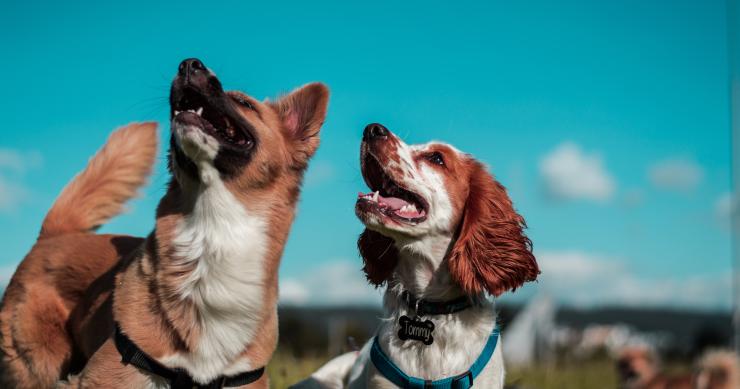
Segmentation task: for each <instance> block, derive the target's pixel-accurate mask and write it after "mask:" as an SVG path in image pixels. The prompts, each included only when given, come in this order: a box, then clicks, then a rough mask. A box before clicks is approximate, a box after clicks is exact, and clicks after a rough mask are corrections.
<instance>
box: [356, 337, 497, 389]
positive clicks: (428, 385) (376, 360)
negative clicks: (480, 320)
mask: <svg viewBox="0 0 740 389" xmlns="http://www.w3.org/2000/svg"><path fill="white" fill-rule="evenodd" d="M499 334H500V330H499V327H498V324H496V325H495V326H494V327H493V331H492V332H491V335H490V336H489V337H488V341H486V345H485V346H484V347H483V351H481V353H480V355H479V356H478V358H477V359H476V360H475V362H473V364H472V365H471V366H470V369H468V371H466V372H464V373H462V374H459V375H456V376H454V377H448V378H443V379H441V380H436V381H431V380H423V379H421V378H416V377H410V376H408V375H407V374H406V373H404V372H403V371H402V370H401V369H399V368H398V366H396V364H395V363H393V361H391V359H390V358H389V357H388V356H387V355H386V354H385V353H384V352H383V350H382V349H381V348H380V343H378V337H377V336H376V337H375V338H374V339H373V345H372V348H371V349H370V360H372V361H373V365H375V368H376V369H378V371H379V372H380V374H382V375H383V376H384V377H385V378H387V379H388V380H389V381H391V382H392V383H394V384H396V386H398V387H400V388H404V389H469V388H471V387H472V386H473V381H474V379H475V378H476V377H478V375H479V374H480V372H481V371H483V368H485V367H486V365H487V364H488V361H490V360H491V357H492V356H493V352H494V350H496V344H497V343H498V338H499Z"/></svg>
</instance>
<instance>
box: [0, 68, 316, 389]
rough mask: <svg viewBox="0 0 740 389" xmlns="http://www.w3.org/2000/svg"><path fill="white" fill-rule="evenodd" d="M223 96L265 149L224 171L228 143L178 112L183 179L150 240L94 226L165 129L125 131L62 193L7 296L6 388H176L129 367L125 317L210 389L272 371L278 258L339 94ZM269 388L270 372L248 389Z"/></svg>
mask: <svg viewBox="0 0 740 389" xmlns="http://www.w3.org/2000/svg"><path fill="white" fill-rule="evenodd" d="M208 72H209V73H208V74H209V75H210V76H212V73H210V71H208ZM176 80H177V78H176ZM219 88H220V86H219ZM219 93H223V91H221V90H219ZM219 96H223V95H219ZM226 96H227V97H228V100H227V102H228V104H237V103H236V102H235V101H236V100H237V98H238V100H242V101H247V102H248V103H249V104H238V105H230V106H229V108H230V109H231V111H230V114H233V115H237V116H236V117H237V118H238V119H239V120H240V121H241V122H244V123H248V126H249V128H250V129H251V131H252V135H253V137H254V139H255V142H254V145H255V146H254V147H253V148H252V149H250V153H249V155H248V158H243V159H242V160H241V162H240V163H233V164H231V165H228V166H227V165H224V164H225V163H230V162H223V163H218V162H217V161H218V156H219V155H220V153H221V152H222V151H224V150H225V147H227V145H225V144H224V143H223V141H219V140H217V139H216V138H215V137H213V136H211V135H209V134H208V133H207V132H206V131H205V130H203V129H202V128H199V127H198V126H197V125H183V123H181V122H178V121H177V120H174V119H173V121H172V126H171V130H172V142H171V144H172V147H171V150H170V158H169V163H170V169H171V172H172V179H171V181H170V183H169V184H168V186H167V190H166V194H165V195H164V197H163V198H162V199H161V201H160V203H159V205H158V207H157V214H156V220H155V225H154V229H153V231H152V232H151V234H149V236H147V237H146V238H135V237H128V236H123V235H97V234H95V233H94V232H93V229H94V228H95V227H96V226H97V225H99V224H101V223H103V222H105V221H107V219H109V218H110V217H112V216H115V214H116V213H118V212H119V211H120V210H121V206H122V204H123V202H124V201H125V200H127V199H128V198H130V197H131V196H132V195H133V194H134V193H135V191H136V189H137V188H138V187H139V186H140V185H142V184H143V183H144V182H145V179H146V176H147V174H148V173H149V171H150V170H151V166H152V164H153V162H154V159H155V155H156V147H155V145H156V140H157V135H156V132H155V125H154V124H151V123H148V124H142V125H132V126H130V127H128V128H125V129H123V130H119V131H118V132H116V133H114V135H112V136H111V138H110V140H109V142H108V143H107V144H106V146H105V147H104V148H103V149H102V150H101V151H100V152H99V153H98V154H97V155H96V156H95V157H94V158H93V159H92V160H91V162H90V163H89V165H88V166H87V168H86V169H85V170H84V171H83V172H82V173H81V174H80V175H79V176H78V177H76V178H75V179H74V180H73V181H72V183H70V184H69V186H68V187H67V189H65V191H64V192H63V193H62V195H61V196H60V198H59V199H58V201H57V202H56V203H55V204H54V206H53V207H52V209H51V211H50V212H49V215H48V216H47V219H46V221H45V222H44V225H43V227H42V234H41V236H40V237H39V239H38V241H37V242H36V244H35V245H34V247H33V249H32V250H31V252H30V253H29V254H28V256H27V257H26V258H25V259H24V261H23V263H22V264H21V265H20V266H19V269H18V271H17V272H16V274H15V275H14V276H13V279H12V280H11V282H10V284H9V286H8V288H7V290H6V294H5V297H4V300H3V306H2V310H0V325H1V326H0V335H2V343H1V346H2V351H3V353H2V362H3V365H2V368H1V369H0V370H1V371H2V373H3V374H4V376H3V378H4V382H3V384H4V385H3V387H18V388H44V387H52V386H54V385H55V383H56V385H57V386H58V387H99V388H123V387H125V388H130V387H135V388H164V387H167V383H166V381H164V380H162V379H161V378H159V377H156V376H152V375H150V374H147V373H145V372H143V371H141V370H139V369H138V368H136V367H134V366H132V365H124V364H122V363H121V356H120V355H119V353H118V351H117V350H116V348H115V345H114V342H113V336H112V335H113V329H114V327H113V325H114V323H118V324H119V325H120V327H121V329H122V331H123V332H124V333H125V334H126V335H127V336H128V337H129V338H130V339H131V340H132V341H133V342H134V343H135V344H136V345H137V346H138V347H139V348H140V349H141V350H143V351H144V352H145V353H146V354H148V355H149V356H150V357H151V358H153V359H155V360H157V361H159V362H160V363H161V364H163V365H165V366H167V367H170V368H181V369H185V370H186V371H187V372H188V373H189V375H190V376H191V377H193V379H194V380H195V381H196V382H199V383H206V382H209V381H211V380H213V379H215V378H217V377H219V376H222V375H234V374H238V373H242V372H245V371H248V370H252V369H255V368H259V367H262V366H265V365H267V363H268V361H269V360H270V357H271V355H272V353H273V351H274V350H275V347H276V345H277V296H278V275H277V272H278V268H279V263H280V258H281V256H282V252H283V248H284V247H285V243H286V240H287V237H288V233H289V230H290V226H291V224H292V221H293V218H294V216H295V208H296V204H297V201H298V196H299V193H300V185H301V182H302V178H303V173H304V171H305V168H306V166H307V164H308V161H309V159H310V158H311V156H312V155H313V154H314V152H315V151H316V148H317V147H318V144H319V140H318V133H319V129H320V127H321V125H322V123H323V120H324V117H325V115H326V109H327V104H328V90H327V88H326V87H325V86H323V85H322V84H317V83H314V84H308V85H306V86H304V87H301V88H298V89H296V90H295V91H293V92H291V93H290V94H288V95H286V96H284V97H281V98H279V99H277V100H275V101H274V102H270V101H264V102H263V101H258V100H256V99H254V98H252V97H250V96H247V95H245V94H243V93H241V92H226ZM232 119H233V117H232ZM177 151H179V152H181V153H182V155H184V157H182V158H180V157H178V158H179V159H178V158H176V157H175V154H176V152H177ZM178 161H180V162H182V163H183V164H184V166H181V165H180V162H178ZM229 161H231V160H229ZM225 168H228V169H229V170H228V172H227V173H225V172H224V171H223V170H220V169H225ZM60 379H61V380H62V381H59V382H57V381H58V380H60ZM268 385H269V383H268V377H267V375H264V376H262V378H261V379H259V380H258V381H256V382H254V383H253V384H251V385H249V386H248V387H249V388H267V387H268Z"/></svg>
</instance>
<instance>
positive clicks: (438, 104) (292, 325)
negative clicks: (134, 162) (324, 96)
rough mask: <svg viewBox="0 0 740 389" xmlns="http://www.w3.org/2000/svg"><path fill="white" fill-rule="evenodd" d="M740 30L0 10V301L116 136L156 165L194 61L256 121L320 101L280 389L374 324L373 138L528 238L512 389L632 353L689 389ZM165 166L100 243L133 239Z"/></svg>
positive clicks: (601, 378) (726, 342)
mask: <svg viewBox="0 0 740 389" xmlns="http://www.w3.org/2000/svg"><path fill="white" fill-rule="evenodd" d="M739 18H740V13H739V12H738V5H737V2H736V1H734V0H729V1H725V0H677V1H670V2H668V1H659V0H649V1H645V0H641V1H631V0H628V1H620V2H588V1H559V2H550V1H536V0H535V1H527V2H499V1H497V2H474V3H466V4H453V3H451V2H429V1H426V2H416V1H408V2H373V3H372V5H370V4H367V5H365V4H361V3H352V2H340V1H334V2H324V3H321V4H317V3H315V2H293V1H287V2H280V3H270V2H243V1H232V2H220V3H219V4H217V5H216V4H206V3H203V2H192V1H178V2H171V3H168V2H144V1H128V2H121V3H118V4H104V2H20V1H13V0H11V1H8V2H5V3H4V4H3V12H2V13H0V47H2V50H3V53H4V55H3V56H2V57H3V59H2V61H0V74H3V76H4V77H3V81H2V83H0V85H2V92H3V93H2V95H0V107H1V108H0V112H1V113H2V116H3V125H2V128H0V225H1V226H2V234H0V246H2V247H3V250H2V252H1V253H0V283H2V284H5V283H7V281H8V279H9V277H10V276H11V275H12V273H13V271H14V269H15V267H16V265H17V264H18V263H19V262H20V260H21V259H22V258H23V256H24V255H25V253H26V252H27V251H28V249H29V248H30V247H31V245H32V244H33V242H34V240H35V238H36V234H37V232H38V229H39V226H40V224H41V220H42V218H43V216H44V215H45V213H46V211H47V210H48V208H49V206H50V205H51V203H52V202H53V200H54V198H55V196H56V195H57V194H58V193H59V191H60V190H61V189H62V187H63V186H64V185H65V183H66V182H68V181H69V180H70V178H71V177H72V176H73V175H74V174H75V173H76V172H78V171H79V170H80V169H81V168H82V167H83V166H84V165H85V163H86V161H87V160H88V158H89V157H90V156H91V155H92V154H93V153H94V152H95V150H97V148H98V147H100V146H101V145H102V144H103V142H104V141H105V139H106V137H107V136H108V134H109V133H110V131H111V130H112V129H113V128H115V127H117V126H120V125H123V124H125V123H128V122H130V121H136V120H157V121H159V123H160V124H161V128H160V135H161V138H162V144H163V145H166V139H167V138H168V136H169V135H168V131H169V126H168V122H167V121H168V103H167V96H168V92H169V82H170V80H171V79H172V77H173V76H174V74H175V71H176V69H177V65H178V63H179V62H180V61H181V60H182V59H184V58H186V57H198V58H200V59H202V60H203V61H204V62H205V64H206V65H207V66H209V67H210V68H212V69H213V70H214V71H215V72H216V73H217V74H218V75H219V77H220V79H221V80H222V82H223V84H224V85H225V87H226V88H232V89H239V90H242V91H245V92H246V93H249V94H251V95H253V96H255V97H258V98H266V97H275V96H278V95H280V94H281V93H285V92H288V91H290V90H291V89H292V88H294V87H297V86H300V85H302V84H304V83H306V82H310V81H323V82H325V83H327V84H328V85H329V86H330V88H331V91H332V95H331V101H330V109H329V114H328V118H327V121H326V124H325V126H324V127H323V130H322V145H321V148H320V149H319V152H318V153H317V155H316V156H315V158H314V160H313V162H312V164H311V165H310V168H309V171H308V174H307V177H306V181H305V185H304V189H303V194H302V200H301V203H300V206H299V214H298V217H297V220H296V223H295V225H294V227H293V229H292V233H291V237H290V240H289V243H288V246H287V249H286V251H285V256H284V258H283V262H282V266H281V280H280V282H281V286H280V287H281V289H280V304H281V306H280V307H281V308H280V320H281V323H280V325H281V334H280V348H279V352H278V355H277V358H276V360H275V363H273V365H272V366H271V374H272V377H273V384H274V386H275V387H284V386H285V385H286V384H287V383H291V382H295V381H296V380H297V379H298V378H300V377H301V376H302V375H303V374H305V373H306V372H309V371H312V370H313V369H315V368H316V366H318V365H319V364H320V363H322V362H324V361H326V360H327V359H328V358H329V357H331V356H334V355H336V354H338V353H340V352H342V351H345V350H348V349H351V348H352V347H353V345H361V343H362V342H363V341H365V340H366V339H368V338H369V337H370V336H372V333H373V331H374V330H375V328H377V325H378V323H379V318H380V317H382V313H381V311H380V299H381V295H382V291H378V290H374V289H373V288H371V287H369V286H368V285H367V284H366V282H365V280H364V277H363V275H362V273H361V271H360V268H361V261H360V259H359V257H358V254H357V251H356V246H355V242H356V238H357V235H358V234H359V233H360V232H361V230H362V227H361V224H360V223H359V222H358V221H357V220H356V218H355V217H354V213H353V206H354V202H355V197H356V193H357V192H358V191H363V190H366V188H365V185H364V183H363V180H362V177H361V175H360V171H359V164H358V148H359V142H360V138H361V132H362V129H363V127H364V126H365V124H367V123H369V122H380V123H383V124H384V125H386V126H387V127H388V128H390V129H391V130H392V131H394V132H396V133H397V134H399V135H401V136H402V137H404V139H405V140H406V141H407V142H409V143H416V142H426V141H429V140H432V139H436V140H441V141H444V142H449V143H451V144H453V145H455V146H456V147H458V148H459V149H461V150H463V151H466V152H469V153H472V154H473V155H474V156H476V157H477V158H479V159H481V160H482V161H484V162H486V163H487V164H488V165H489V167H490V169H491V171H492V172H493V173H494V174H495V175H496V176H497V178H498V179H499V181H501V182H502V183H503V184H504V185H505V186H507V188H508V189H509V191H510V194H511V197H512V199H513V201H514V204H515V206H516V208H517V209H518V210H519V212H520V213H521V214H522V215H523V216H524V217H525V218H526V220H527V222H528V225H529V230H528V231H529V232H528V233H529V236H530V237H531V239H532V241H533V242H534V249H535V253H536V255H537V258H538V261H539V263H540V266H541V268H542V275H541V277H540V279H539V281H538V282H536V283H532V284H530V285H528V286H526V287H524V288H522V289H520V290H517V291H516V292H515V293H509V294H506V295H504V296H503V297H501V298H500V299H499V301H498V302H497V305H498V307H499V308H500V310H501V318H502V324H503V325H504V328H505V329H504V337H505V338H506V342H505V344H506V347H507V350H506V353H505V355H506V356H507V358H508V359H509V361H508V366H509V374H508V380H509V382H510V383H511V384H513V385H520V386H522V387H531V388H546V387H563V388H577V387H592V388H594V387H596V388H600V387H615V386H616V380H617V374H616V369H615V367H614V360H615V357H616V356H617V355H619V353H620V350H621V349H622V348H623V347H624V346H626V345H635V344H640V345H646V346H648V347H649V348H650V349H651V350H653V352H654V353H656V354H657V355H658V356H659V357H660V358H661V359H662V360H663V361H664V364H663V366H664V367H665V369H667V370H670V371H675V372H677V373H681V372H685V371H688V370H689V369H690V367H691V365H692V364H693V363H694V361H696V358H697V357H698V356H699V355H701V353H703V352H704V351H705V350H706V349H707V348H711V347H732V346H733V341H734V336H733V333H734V331H733V324H732V323H733V322H732V307H733V302H734V300H735V299H734V298H733V274H734V273H733V270H732V269H733V265H732V264H733V260H732V258H733V245H732V242H733V240H734V239H733V236H735V237H737V230H733V228H732V223H731V219H732V215H734V214H735V213H736V212H735V211H736V205H737V200H736V197H735V195H734V194H733V190H732V179H731V176H732V172H733V169H732V160H733V158H732V155H733V154H732V147H731V139H732V137H731V127H732V123H733V122H732V117H733V116H732V109H731V107H732V104H735V107H737V104H738V95H740V92H738V91H739V90H740V89H738V88H739V87H738V74H740V72H738V66H739V64H740V60H739V58H738V52H739V51H740V47H739V46H738V41H740V39H739V36H738V24H737V23H738V21H739ZM731 80H734V83H735V84H734V85H735V89H734V93H735V100H734V103H733V100H732V98H731V96H732V94H733V92H732V91H733V90H732V88H731V87H730V85H731ZM734 120H735V125H736V126H737V124H738V120H740V119H738V116H737V113H736V115H735V119H734ZM162 155H163V156H164V150H162ZM164 162H165V161H164V157H162V158H161V159H160V161H159V164H158V166H157V170H156V173H155V174H154V176H153V178H152V180H151V184H150V185H149V186H148V187H147V189H146V191H145V193H144V196H142V198H141V199H139V200H137V201H135V202H133V203H132V204H131V205H130V210H129V212H128V213H127V214H126V215H124V216H121V217H119V218H117V219H115V220H114V221H113V222H112V223H111V224H109V225H107V226H105V227H103V229H102V231H103V232H125V233H131V234H137V235H144V234H147V233H148V232H149V231H150V229H151V228H152V226H153V221H154V208H155V207H156V204H157V201H158V199H159V198H160V197H161V196H162V194H163V190H164V188H165V185H166V183H167V180H168V174H167V172H166V167H165V163H164ZM735 290H737V289H735ZM735 296H737V293H735ZM584 366H587V367H589V368H587V369H584V368H583V367H584Z"/></svg>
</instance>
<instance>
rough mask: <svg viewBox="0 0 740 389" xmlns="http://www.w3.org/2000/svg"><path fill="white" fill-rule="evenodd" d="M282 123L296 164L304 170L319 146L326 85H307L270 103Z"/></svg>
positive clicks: (326, 90) (326, 95)
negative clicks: (290, 141)
mask: <svg viewBox="0 0 740 389" xmlns="http://www.w3.org/2000/svg"><path fill="white" fill-rule="evenodd" d="M272 105H273V106H274V107H275V109H276V110H277V112H278V115H279V116H280V120H281V121H282V122H283V129H284V131H285V135H286V136H287V137H288V138H289V139H291V140H292V145H293V147H292V150H291V153H292V155H293V160H294V163H295V167H296V168H299V169H303V168H305V167H306V164H307V163H308V160H309V159H310V158H311V156H313V154H314V153H315V152H316V149H317V148H318V147H319V130H320V129H321V125H322V124H324V118H325V117H326V109H327V107H328V105H329V88H327V87H326V85H324V84H321V83H318V82H314V83H311V84H306V85H304V86H302V87H300V88H298V89H296V90H294V91H292V92H290V93H289V94H287V95H285V96H283V97H281V98H280V99H278V100H277V101H276V102H274V103H272Z"/></svg>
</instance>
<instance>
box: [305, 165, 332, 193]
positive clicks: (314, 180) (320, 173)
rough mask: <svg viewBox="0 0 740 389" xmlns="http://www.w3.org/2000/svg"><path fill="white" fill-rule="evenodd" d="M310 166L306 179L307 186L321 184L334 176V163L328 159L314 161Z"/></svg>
mask: <svg viewBox="0 0 740 389" xmlns="http://www.w3.org/2000/svg"><path fill="white" fill-rule="evenodd" d="M308 166H309V167H308V171H307V172H306V179H305V183H306V186H307V187H310V186H318V185H321V184H323V183H325V182H327V181H329V180H331V179H332V178H333V177H334V165H332V164H331V163H330V162H328V161H314V162H313V163H311V164H310V165H308Z"/></svg>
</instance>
